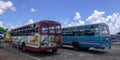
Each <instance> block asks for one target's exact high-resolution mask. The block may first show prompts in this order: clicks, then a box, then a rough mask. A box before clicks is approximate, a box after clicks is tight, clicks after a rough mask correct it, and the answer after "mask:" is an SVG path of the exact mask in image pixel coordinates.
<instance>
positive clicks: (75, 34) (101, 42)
mask: <svg viewBox="0 0 120 60" xmlns="http://www.w3.org/2000/svg"><path fill="white" fill-rule="evenodd" d="M62 35H63V41H62V46H63V47H72V48H73V49H74V50H79V49H85V50H88V49H89V48H91V47H93V48H99V49H104V48H105V47H111V39H110V31H109V26H108V25H107V24H105V23H98V24H91V25H83V26H74V27H66V28H63V29H62Z"/></svg>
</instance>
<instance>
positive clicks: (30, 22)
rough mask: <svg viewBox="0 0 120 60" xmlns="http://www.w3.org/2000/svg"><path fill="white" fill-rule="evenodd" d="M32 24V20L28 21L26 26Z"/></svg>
mask: <svg viewBox="0 0 120 60" xmlns="http://www.w3.org/2000/svg"><path fill="white" fill-rule="evenodd" d="M32 23H34V21H33V19H29V20H28V22H27V23H26V25H28V24H32Z"/></svg>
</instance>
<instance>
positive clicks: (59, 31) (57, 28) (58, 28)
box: [56, 25, 61, 33]
mask: <svg viewBox="0 0 120 60" xmlns="http://www.w3.org/2000/svg"><path fill="white" fill-rule="evenodd" d="M60 29H61V28H60V26H59V25H58V26H56V33H61V30H60Z"/></svg>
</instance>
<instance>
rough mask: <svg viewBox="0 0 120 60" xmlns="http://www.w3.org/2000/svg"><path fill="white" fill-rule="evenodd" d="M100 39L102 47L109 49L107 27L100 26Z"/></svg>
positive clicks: (109, 42) (109, 40)
mask: <svg viewBox="0 0 120 60" xmlns="http://www.w3.org/2000/svg"><path fill="white" fill-rule="evenodd" d="M101 37H102V44H103V46H104V47H105V46H109V47H111V39H110V32H109V27H108V26H107V25H101Z"/></svg>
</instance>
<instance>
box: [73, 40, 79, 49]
mask: <svg viewBox="0 0 120 60" xmlns="http://www.w3.org/2000/svg"><path fill="white" fill-rule="evenodd" d="M72 45H73V49H74V50H75V51H78V50H79V49H80V46H79V43H78V42H73V43H72Z"/></svg>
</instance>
